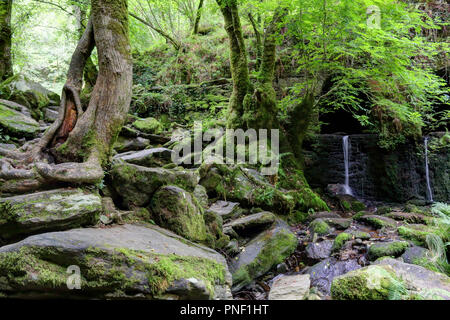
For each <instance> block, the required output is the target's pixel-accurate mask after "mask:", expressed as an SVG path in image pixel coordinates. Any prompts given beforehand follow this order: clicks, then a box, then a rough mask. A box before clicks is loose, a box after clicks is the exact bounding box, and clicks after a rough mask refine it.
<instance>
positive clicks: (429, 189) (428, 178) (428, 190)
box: [425, 138, 433, 202]
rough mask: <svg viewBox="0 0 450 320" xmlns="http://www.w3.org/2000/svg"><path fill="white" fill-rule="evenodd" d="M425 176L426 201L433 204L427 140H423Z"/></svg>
mask: <svg viewBox="0 0 450 320" xmlns="http://www.w3.org/2000/svg"><path fill="white" fill-rule="evenodd" d="M425 176H426V178H427V200H428V201H431V202H433V192H432V191H431V184H430V171H429V169H428V138H425Z"/></svg>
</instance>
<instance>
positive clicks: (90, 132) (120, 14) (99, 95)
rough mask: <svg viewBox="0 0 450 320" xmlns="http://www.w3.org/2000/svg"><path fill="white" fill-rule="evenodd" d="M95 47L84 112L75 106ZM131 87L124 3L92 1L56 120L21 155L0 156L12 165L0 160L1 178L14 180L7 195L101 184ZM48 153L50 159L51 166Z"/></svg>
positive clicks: (78, 105)
mask: <svg viewBox="0 0 450 320" xmlns="http://www.w3.org/2000/svg"><path fill="white" fill-rule="evenodd" d="M94 46H96V47H97V52H98V58H99V73H98V77H97V81H96V84H95V86H94V90H93V91H92V94H91V97H90V101H89V105H88V106H87V108H86V109H85V110H84V109H83V107H82V105H81V103H80V91H81V88H82V79H83V70H84V68H85V65H86V61H87V59H88V58H89V56H90V54H91V52H92V50H93V48H94ZM131 86H132V59H131V53H130V43H129V35H128V8H127V0H92V11H91V18H90V19H89V22H88V25H87V27H86V30H85V32H84V34H83V36H82V37H81V39H80V41H79V43H78V46H77V48H76V49H75V52H74V54H73V56H72V60H71V63H70V67H69V72H68V75H67V82H66V84H65V86H64V88H63V92H62V97H61V106H60V112H59V116H58V119H57V120H56V121H55V122H54V123H53V124H52V126H51V127H50V128H49V129H48V130H47V131H46V133H45V134H44V136H43V137H42V138H41V139H40V140H39V142H37V143H36V144H33V145H31V146H27V148H22V150H21V151H26V152H20V153H17V152H12V151H8V150H3V149H0V154H1V155H3V156H5V157H9V158H12V159H15V161H10V162H7V160H5V159H4V158H3V159H0V160H1V162H2V167H1V170H0V178H1V179H8V178H9V179H10V180H11V179H14V180H15V182H14V184H11V183H10V184H9V185H7V187H9V189H10V190H11V191H14V188H17V189H18V190H21V191H24V190H25V189H27V186H29V189H33V188H34V189H36V188H39V187H40V186H42V185H43V184H44V185H45V184H49V183H51V184H54V183H57V182H65V183H98V182H100V181H101V180H102V178H103V176H104V172H103V168H102V166H104V165H105V164H106V163H107V161H108V160H109V156H110V154H111V150H112V146H113V144H114V141H115V139H116V138H117V136H118V134H119V132H120V130H121V127H122V125H123V123H124V122H125V119H126V116H127V113H128V109H129V106H130V101H131ZM48 153H51V154H52V155H53V158H50V160H49V158H48V156H46V154H48ZM52 159H54V161H52ZM17 160H21V164H20V169H18V168H15V166H14V164H16V163H18V161H17ZM27 164H28V166H27V167H25V165H27ZM23 168H26V169H27V170H26V169H23ZM18 180H22V181H23V183H20V181H19V182H17V181H18ZM4 188H5V186H4V185H3V186H2V188H1V189H4ZM25 191H26V190H25Z"/></svg>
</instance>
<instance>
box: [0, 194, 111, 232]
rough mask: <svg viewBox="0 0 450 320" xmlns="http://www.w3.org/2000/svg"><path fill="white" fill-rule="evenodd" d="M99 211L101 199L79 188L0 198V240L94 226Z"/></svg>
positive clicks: (100, 209)
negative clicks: (88, 225) (91, 224)
mask: <svg viewBox="0 0 450 320" xmlns="http://www.w3.org/2000/svg"><path fill="white" fill-rule="evenodd" d="M101 211H102V201H101V198H100V197H99V196H98V195H95V194H92V193H88V192H84V191H82V190H81V189H57V190H51V191H44V192H37V193H33V194H27V195H20V196H15V197H10V198H0V238H3V239H9V238H14V237H18V236H23V235H29V234H33V233H37V232H44V231H55V230H65V229H69V228H73V227H77V226H82V225H87V224H90V223H94V222H95V221H96V219H97V218H98V215H99V214H100V212H101Z"/></svg>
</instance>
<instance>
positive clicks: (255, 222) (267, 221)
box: [224, 212, 276, 235]
mask: <svg viewBox="0 0 450 320" xmlns="http://www.w3.org/2000/svg"><path fill="white" fill-rule="evenodd" d="M275 219H276V217H275V215H274V214H273V213H271V212H260V213H255V214H252V215H249V216H244V217H242V218H239V219H236V220H233V221H231V222H229V223H227V224H225V225H224V227H231V228H233V230H234V231H236V233H237V234H239V235H245V234H249V233H252V232H257V231H261V230H264V229H266V228H267V227H269V226H270V225H272V224H273V223H274V222H275Z"/></svg>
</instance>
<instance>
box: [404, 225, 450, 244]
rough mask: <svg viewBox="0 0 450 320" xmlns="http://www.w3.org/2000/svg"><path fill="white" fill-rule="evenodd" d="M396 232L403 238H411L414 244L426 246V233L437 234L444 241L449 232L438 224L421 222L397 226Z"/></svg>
mask: <svg viewBox="0 0 450 320" xmlns="http://www.w3.org/2000/svg"><path fill="white" fill-rule="evenodd" d="M398 234H399V235H400V236H402V237H403V238H404V239H407V240H412V241H413V242H414V243H415V244H417V245H420V246H426V244H427V242H426V240H427V236H428V235H437V236H439V237H440V238H441V239H442V240H443V241H444V242H446V241H448V240H449V238H450V234H449V232H448V229H446V228H439V226H426V225H422V224H411V225H405V226H401V227H399V228H398Z"/></svg>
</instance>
